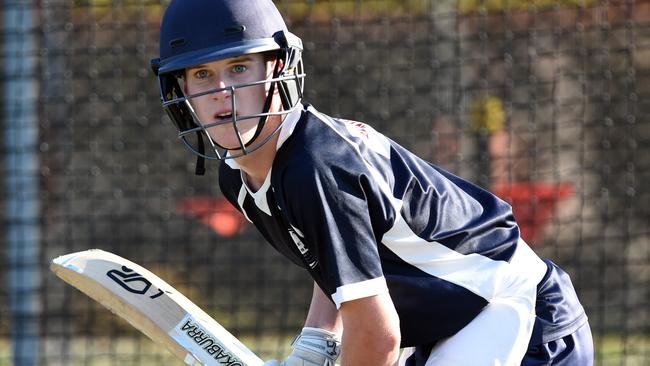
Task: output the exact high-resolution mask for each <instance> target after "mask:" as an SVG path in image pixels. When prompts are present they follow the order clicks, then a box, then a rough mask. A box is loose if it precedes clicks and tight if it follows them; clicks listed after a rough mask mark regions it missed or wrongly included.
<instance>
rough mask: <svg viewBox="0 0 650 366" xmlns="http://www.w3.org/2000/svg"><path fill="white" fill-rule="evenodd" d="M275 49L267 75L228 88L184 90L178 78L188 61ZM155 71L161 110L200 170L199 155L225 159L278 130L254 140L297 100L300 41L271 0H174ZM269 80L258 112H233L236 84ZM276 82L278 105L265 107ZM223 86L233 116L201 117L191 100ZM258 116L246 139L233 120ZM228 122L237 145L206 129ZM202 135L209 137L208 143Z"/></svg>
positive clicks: (300, 90)
mask: <svg viewBox="0 0 650 366" xmlns="http://www.w3.org/2000/svg"><path fill="white" fill-rule="evenodd" d="M267 52H274V53H275V56H276V58H277V59H278V60H281V61H282V62H281V63H280V62H278V63H277V65H278V67H276V69H275V70H274V71H273V76H272V78H271V79H267V80H260V81H259V82H253V83H247V84H240V85H231V86H227V87H226V88H221V89H217V88H215V89H214V90H210V91H208V92H202V93H200V94H198V95H185V94H184V92H183V88H182V86H181V85H182V83H181V82H180V80H181V78H182V75H183V73H184V70H185V69H186V68H188V67H191V66H195V65H201V64H205V63H208V62H212V61H216V60H221V59H225V58H230V57H237V56H242V55H246V54H253V53H267ZM151 67H152V69H153V71H154V73H155V74H156V76H157V77H158V82H159V87H160V93H161V101H162V105H163V108H164V110H165V111H166V112H167V114H168V115H169V117H170V118H171V120H172V121H173V122H174V124H175V125H176V127H177V128H178V131H179V137H180V138H181V140H182V141H183V142H184V143H185V145H186V146H187V147H188V148H189V149H190V150H191V151H193V152H194V153H195V154H197V155H198V156H199V160H198V162H197V174H202V173H203V170H204V168H203V164H204V161H203V159H217V160H223V159H227V158H236V157H240V156H243V155H246V154H248V153H250V152H252V151H254V150H255V149H257V148H259V147H260V146H262V145H263V144H264V143H266V142H267V141H268V140H270V139H271V137H272V136H273V134H274V133H276V132H277V131H279V129H280V127H281V124H280V126H278V127H277V128H276V129H275V130H274V131H273V133H271V134H270V135H269V136H268V137H266V138H264V139H262V140H260V141H257V140H258V137H259V133H260V132H261V131H262V128H263V127H264V123H265V121H266V119H267V117H268V116H270V115H278V114H280V115H282V114H287V113H289V112H291V111H293V110H294V109H296V108H297V107H298V106H299V105H300V101H301V99H302V93H303V80H304V77H305V74H304V70H303V65H302V41H301V40H300V38H298V37H297V36H295V35H293V34H292V33H290V32H289V31H288V30H287V26H286V24H285V22H284V20H283V19H282V16H281V15H280V13H279V12H278V10H277V8H276V7H275V5H274V4H273V2H272V1H271V0H245V1H244V0H173V1H172V2H171V4H170V5H169V6H168V7H167V9H166V10H165V14H164V16H163V19H162V23H161V26H160V58H156V59H153V60H151ZM261 83H270V84H271V87H270V90H269V92H268V95H267V98H266V102H265V103H264V109H263V110H262V112H261V113H259V114H254V115H246V116H238V115H237V114H236V113H235V108H236V99H235V93H234V92H235V90H236V89H241V88H246V87H251V86H254V85H259V84H261ZM276 88H277V90H278V94H279V95H280V98H281V100H282V111H280V112H269V108H270V105H271V99H272V95H273V94H274V92H275V89H276ZM224 91H227V92H229V93H230V95H231V103H232V110H233V113H232V118H231V119H229V120H222V121H218V122H215V121H201V120H200V119H199V118H198V116H197V115H196V113H195V112H194V110H193V108H192V105H191V103H190V101H191V100H192V98H194V97H198V96H201V95H206V94H209V93H219V92H224ZM247 119H259V122H258V124H257V128H256V131H255V134H254V137H253V138H252V139H250V141H248V142H246V143H244V142H243V141H242V139H241V134H240V133H239V129H238V127H237V122H238V121H242V120H247ZM221 124H232V126H233V128H234V129H235V131H236V133H237V134H239V135H240V139H239V141H240V146H238V147H237V148H235V149H233V148H232V147H230V148H229V153H228V154H226V150H228V149H227V148H226V147H223V146H219V145H218V144H217V143H216V142H214V141H213V140H212V139H211V138H210V136H209V135H208V133H207V131H206V129H207V128H209V127H213V126H216V125H221ZM204 139H205V140H207V141H208V143H209V147H208V148H207V149H206V145H208V144H206V143H205V142H204Z"/></svg>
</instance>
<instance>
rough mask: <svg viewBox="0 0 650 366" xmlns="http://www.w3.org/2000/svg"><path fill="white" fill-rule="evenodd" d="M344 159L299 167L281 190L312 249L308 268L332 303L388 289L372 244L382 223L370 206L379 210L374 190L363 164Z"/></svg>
mask: <svg viewBox="0 0 650 366" xmlns="http://www.w3.org/2000/svg"><path fill="white" fill-rule="evenodd" d="M348 163H349V164H348V166H346V167H341V166H337V165H327V166H328V168H327V169H318V170H316V169H313V170H312V171H311V172H310V174H304V171H303V172H302V174H300V176H299V177H298V178H297V179H296V178H295V177H294V178H293V179H292V182H293V183H292V184H289V186H291V187H292V188H291V189H290V190H289V191H287V193H286V197H287V204H288V206H289V207H290V211H291V212H290V216H291V221H292V223H294V222H295V228H294V229H295V230H296V232H297V233H298V235H300V236H302V240H303V242H304V244H305V245H306V246H308V247H309V248H310V249H311V250H314V251H315V253H316V254H317V261H318V265H317V267H316V268H315V269H314V271H313V273H312V274H313V275H314V276H315V279H316V280H317V282H319V285H320V286H321V287H322V288H323V290H324V291H326V292H328V293H329V295H330V296H331V298H332V300H333V302H334V303H335V304H336V306H337V308H338V307H340V306H341V304H342V303H343V302H346V301H350V300H355V299H359V298H363V297H368V296H373V295H377V294H380V293H384V292H387V291H388V288H387V285H386V280H385V278H384V276H383V272H382V266H381V261H380V256H379V252H378V244H377V243H378V237H381V234H379V233H377V232H376V230H377V227H378V226H381V225H380V224H378V223H377V222H376V221H377V219H375V220H373V218H372V215H371V209H370V208H371V207H373V209H374V210H377V211H379V212H381V208H380V207H379V209H378V207H377V206H378V205H379V206H382V205H383V203H382V200H381V199H380V198H379V197H378V192H379V190H378V189H376V187H373V184H372V181H371V180H370V179H368V178H367V177H368V175H367V174H365V173H364V172H363V167H362V166H359V167H356V168H355V167H354V165H352V164H353V163H351V162H348ZM350 165H352V166H350ZM379 216H382V215H379ZM292 225H293V224H292Z"/></svg>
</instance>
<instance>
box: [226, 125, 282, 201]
mask: <svg viewBox="0 0 650 366" xmlns="http://www.w3.org/2000/svg"><path fill="white" fill-rule="evenodd" d="M278 136H279V133H276V134H275V136H273V137H272V138H271V140H269V141H268V142H266V143H265V144H264V145H262V146H261V147H260V148H259V149H257V150H255V151H253V152H252V153H250V154H248V155H244V156H242V157H240V158H237V159H236V160H237V164H238V165H239V167H240V169H241V171H242V172H243V173H244V176H245V178H246V184H248V188H250V189H251V190H252V191H254V192H256V191H257V190H258V189H260V187H261V186H262V184H264V181H265V180H266V176H267V175H268V174H269V171H270V170H271V167H272V166H273V159H275V153H276V144H277V141H278Z"/></svg>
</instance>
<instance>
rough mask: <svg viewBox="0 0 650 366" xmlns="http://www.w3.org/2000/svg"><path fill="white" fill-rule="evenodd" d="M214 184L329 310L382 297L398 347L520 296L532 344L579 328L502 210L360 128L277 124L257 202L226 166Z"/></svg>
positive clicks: (564, 292)
mask: <svg viewBox="0 0 650 366" xmlns="http://www.w3.org/2000/svg"><path fill="white" fill-rule="evenodd" d="M219 183H220V186H221V190H222V192H223V193H224V195H225V196H226V197H227V198H228V200H229V201H230V202H231V203H232V204H233V205H234V206H235V207H237V208H238V209H239V210H240V211H241V212H242V213H243V214H244V215H245V216H246V218H247V219H248V220H249V221H251V222H252V223H253V224H254V225H255V226H256V227H257V228H258V229H259V231H260V232H261V233H262V235H263V236H264V237H265V238H266V240H267V241H268V242H269V243H270V244H271V245H272V246H273V247H274V248H275V249H276V250H278V251H279V252H280V253H282V254H283V255H284V256H286V257H287V258H289V259H290V260H291V261H292V262H294V263H295V264H297V265H299V266H302V267H304V268H306V269H307V270H308V271H309V272H310V274H311V276H312V277H313V279H314V280H315V281H316V283H317V284H318V285H319V286H320V288H321V289H322V290H323V292H324V293H326V294H329V296H330V298H331V300H332V301H333V302H334V303H335V304H336V306H337V307H340V306H341V304H342V303H344V302H346V301H351V300H355V299H359V298H363V297H368V296H372V295H376V294H380V293H383V292H388V293H389V294H390V296H391V298H392V300H393V303H394V305H395V308H396V310H397V313H398V315H399V318H400V328H401V336H402V346H404V347H406V346H414V345H423V344H430V343H433V342H435V341H437V340H439V339H442V338H446V337H449V336H450V335H452V334H454V333H456V332H457V331H458V330H460V329H461V328H462V327H463V326H465V325H466V324H467V323H469V322H470V321H471V320H472V319H473V318H474V317H475V316H476V315H477V314H478V313H479V312H480V311H481V309H482V308H483V307H484V306H485V305H486V304H487V303H489V302H490V301H493V300H495V299H498V298H499V297H502V296H512V295H518V294H520V293H530V294H531V298H532V299H535V293H536V295H537V296H536V297H537V304H536V305H532V306H535V307H536V312H537V316H538V320H537V322H536V324H535V330H534V333H533V339H532V340H531V343H533V344H536V343H542V342H547V341H550V340H552V339H557V338H558V337H562V336H564V335H567V334H569V333H571V332H573V331H574V330H575V329H577V328H578V327H579V326H580V325H582V324H583V323H584V322H585V321H586V317H585V315H584V311H583V310H582V307H581V306H580V304H579V302H578V300H577V297H576V296H575V293H574V291H573V287H572V286H571V283H570V280H569V279H568V276H566V274H565V273H564V272H562V271H561V270H560V269H559V268H557V267H556V266H555V265H554V264H552V262H550V261H546V262H544V261H542V260H541V259H539V258H538V257H537V256H536V255H535V254H534V253H533V251H532V250H531V249H530V248H529V247H528V245H527V244H526V243H525V242H523V241H522V240H521V239H520V236H519V228H518V226H517V223H516V222H515V219H514V217H513V214H512V210H511V207H510V206H509V205H508V204H507V203H505V202H504V201H502V200H500V199H499V198H497V197H496V196H494V195H493V194H491V193H489V192H487V191H485V190H483V189H481V188H479V187H477V186H475V185H473V184H471V183H469V182H467V181H465V180H463V179H460V178H458V177H456V176H454V175H452V174H450V173H448V172H446V171H444V170H442V169H441V168H439V167H437V166H435V165H433V164H431V163H429V162H426V161H424V160H422V159H420V158H418V157H417V156H415V155H414V154H412V153H410V152H409V151H407V150H406V149H404V148H403V147H401V146H400V145H398V144H397V143H395V142H394V141H392V140H390V139H389V138H387V137H385V136H384V135H382V134H380V133H378V132H377V131H375V130H374V129H372V128H371V127H370V126H368V125H366V124H363V123H360V122H354V121H349V120H343V119H335V118H331V117H329V116H326V115H324V114H321V113H319V112H318V111H316V110H315V109H314V108H313V107H311V106H305V107H304V109H302V110H300V109H299V110H297V111H294V112H292V113H291V114H289V115H287V117H286V119H285V121H284V124H283V127H282V130H281V132H280V136H279V139H278V144H277V154H276V156H275V159H274V162H273V166H272V168H271V171H270V172H269V174H268V176H267V178H266V181H265V182H264V183H263V185H262V187H261V188H260V189H259V190H257V191H255V192H253V191H251V190H250V189H249V188H248V185H247V184H246V183H245V177H244V175H243V174H242V172H241V171H240V170H239V169H238V166H237V163H236V162H235V161H234V160H226V161H225V162H224V163H222V165H221V169H220V173H219ZM531 291H532V293H531ZM533 301H534V300H533Z"/></svg>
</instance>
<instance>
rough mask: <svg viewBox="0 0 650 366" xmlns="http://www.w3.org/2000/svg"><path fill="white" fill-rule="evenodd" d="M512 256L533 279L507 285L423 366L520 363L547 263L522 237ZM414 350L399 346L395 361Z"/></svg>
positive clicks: (438, 346) (401, 364) (437, 347)
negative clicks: (539, 283) (520, 283)
mask: <svg viewBox="0 0 650 366" xmlns="http://www.w3.org/2000/svg"><path fill="white" fill-rule="evenodd" d="M515 257H517V258H516V260H513V265H521V266H523V265H525V266H528V267H527V270H528V271H531V272H533V273H534V276H532V278H533V279H534V280H533V281H531V282H529V283H528V284H526V285H522V286H520V287H518V286H506V288H504V289H503V290H502V291H500V293H499V294H498V295H497V296H496V297H495V298H494V299H491V300H490V302H489V303H488V305H486V306H485V308H483V310H482V311H481V312H480V313H479V314H478V315H477V316H476V318H474V319H473V320H472V321H471V322H470V323H469V324H467V325H466V326H465V327H464V328H463V329H461V330H460V331H458V333H456V334H454V335H453V336H451V337H449V338H447V339H444V340H442V341H440V342H438V343H437V344H436V345H435V346H434V348H433V349H432V350H431V353H430V355H429V358H428V360H427V362H426V366H519V365H521V360H522V359H523V358H524V355H525V354H526V351H527V349H528V343H529V341H530V337H531V335H532V332H533V325H534V323H535V300H536V297H537V296H536V295H537V293H536V292H537V291H536V290H537V288H536V284H537V282H539V280H541V278H542V277H543V275H544V273H545V272H546V265H545V264H544V262H542V261H541V260H540V259H539V258H538V257H537V256H536V255H535V254H534V253H533V252H532V250H531V249H530V248H529V247H528V245H527V244H526V243H523V241H522V243H520V244H519V246H518V248H517V252H516V254H515ZM519 258H525V260H519ZM515 287H518V289H516V290H515ZM414 351H415V348H405V349H404V350H402V354H401V356H400V359H399V362H398V365H399V366H404V365H405V362H406V359H407V358H408V357H409V356H410V355H411V354H413V352H414Z"/></svg>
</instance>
